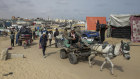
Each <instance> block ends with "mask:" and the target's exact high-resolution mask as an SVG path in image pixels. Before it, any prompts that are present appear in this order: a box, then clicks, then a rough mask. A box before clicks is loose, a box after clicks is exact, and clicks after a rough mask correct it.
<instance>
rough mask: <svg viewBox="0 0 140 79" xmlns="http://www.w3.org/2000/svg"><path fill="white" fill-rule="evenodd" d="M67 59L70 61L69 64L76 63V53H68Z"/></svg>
mask: <svg viewBox="0 0 140 79" xmlns="http://www.w3.org/2000/svg"><path fill="white" fill-rule="evenodd" d="M69 61H70V63H71V64H76V63H77V62H78V61H77V57H76V55H75V54H73V53H70V54H69Z"/></svg>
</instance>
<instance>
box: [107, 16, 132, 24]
mask: <svg viewBox="0 0 140 79" xmlns="http://www.w3.org/2000/svg"><path fill="white" fill-rule="evenodd" d="M130 16H131V15H129V14H126V15H114V14H111V15H110V22H109V24H110V25H112V26H115V27H125V26H130V20H129V18H130Z"/></svg>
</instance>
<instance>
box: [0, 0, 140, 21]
mask: <svg viewBox="0 0 140 79" xmlns="http://www.w3.org/2000/svg"><path fill="white" fill-rule="evenodd" d="M110 14H140V0H0V18H11V17H12V16H16V17H23V18H37V17H41V18H48V17H50V18H53V19H55V18H62V19H78V20H85V19H86V16H91V17H107V18H109V16H110Z"/></svg>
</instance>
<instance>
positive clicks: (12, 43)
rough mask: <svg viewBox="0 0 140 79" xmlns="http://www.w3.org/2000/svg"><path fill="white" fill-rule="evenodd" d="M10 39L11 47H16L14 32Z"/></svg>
mask: <svg viewBox="0 0 140 79" xmlns="http://www.w3.org/2000/svg"><path fill="white" fill-rule="evenodd" d="M10 39H11V46H12V47H14V39H15V34H14V32H13V31H12V32H11V35H10Z"/></svg>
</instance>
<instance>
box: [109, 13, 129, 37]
mask: <svg viewBox="0 0 140 79" xmlns="http://www.w3.org/2000/svg"><path fill="white" fill-rule="evenodd" d="M130 17H131V15H130V14H123V15H122V14H121V15H114V14H111V15H110V21H109V24H110V26H111V28H112V29H111V30H112V31H111V36H112V37H115V38H127V39H130V38H131V25H130V20H129V19H130Z"/></svg>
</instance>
